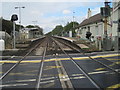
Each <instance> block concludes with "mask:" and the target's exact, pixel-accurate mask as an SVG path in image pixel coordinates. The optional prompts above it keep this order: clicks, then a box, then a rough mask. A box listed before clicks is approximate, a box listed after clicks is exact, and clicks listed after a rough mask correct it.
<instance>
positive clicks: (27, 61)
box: [0, 54, 120, 63]
mask: <svg viewBox="0 0 120 90" xmlns="http://www.w3.org/2000/svg"><path fill="white" fill-rule="evenodd" d="M114 56H120V55H118V54H109V55H99V56H91V57H92V58H99V57H114ZM73 59H74V60H84V59H89V57H74V58H73ZM55 60H70V58H58V59H56V58H53V59H46V60H44V61H45V62H50V61H55ZM111 60H112V59H111ZM116 60H117V59H116ZM17 62H18V61H15V60H14V61H10V60H3V61H0V63H17ZM39 62H41V60H26V61H21V63H39Z"/></svg>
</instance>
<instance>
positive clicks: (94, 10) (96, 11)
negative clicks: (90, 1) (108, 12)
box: [92, 7, 100, 15]
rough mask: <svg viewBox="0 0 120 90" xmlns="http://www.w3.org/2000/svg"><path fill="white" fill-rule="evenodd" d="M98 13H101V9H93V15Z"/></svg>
mask: <svg viewBox="0 0 120 90" xmlns="http://www.w3.org/2000/svg"><path fill="white" fill-rule="evenodd" d="M97 13H100V7H96V8H94V9H92V15H95V14H97Z"/></svg>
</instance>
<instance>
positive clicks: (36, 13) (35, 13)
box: [31, 10, 44, 16]
mask: <svg viewBox="0 0 120 90" xmlns="http://www.w3.org/2000/svg"><path fill="white" fill-rule="evenodd" d="M31 14H33V15H40V16H43V15H44V13H40V12H39V11H37V10H36V11H31Z"/></svg>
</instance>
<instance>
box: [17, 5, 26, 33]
mask: <svg viewBox="0 0 120 90" xmlns="http://www.w3.org/2000/svg"><path fill="white" fill-rule="evenodd" d="M21 8H25V7H24V6H22V7H15V9H19V24H20V27H19V33H20V30H21Z"/></svg>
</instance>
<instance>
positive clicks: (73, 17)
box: [73, 11, 75, 28]
mask: <svg viewBox="0 0 120 90" xmlns="http://www.w3.org/2000/svg"><path fill="white" fill-rule="evenodd" d="M74 13H75V12H74V11H73V28H74V19H75V16H74Z"/></svg>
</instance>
